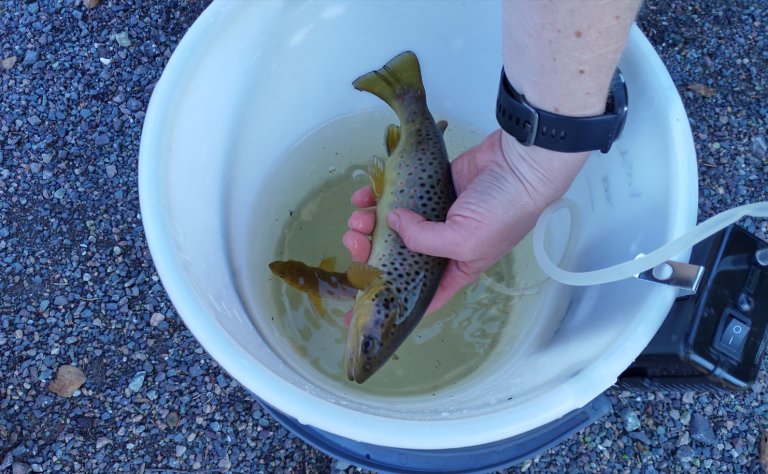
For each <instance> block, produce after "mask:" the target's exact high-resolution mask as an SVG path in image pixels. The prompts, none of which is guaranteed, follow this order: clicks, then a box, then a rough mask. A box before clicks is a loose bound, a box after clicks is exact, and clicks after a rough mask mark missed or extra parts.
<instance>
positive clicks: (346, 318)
mask: <svg viewBox="0 0 768 474" xmlns="http://www.w3.org/2000/svg"><path fill="white" fill-rule="evenodd" d="M350 324H352V310H351V309H350V310H349V311H347V312H346V313H344V327H345V328H348V327H349V325H350Z"/></svg>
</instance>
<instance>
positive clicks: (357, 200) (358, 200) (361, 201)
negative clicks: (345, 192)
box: [350, 186, 376, 207]
mask: <svg viewBox="0 0 768 474" xmlns="http://www.w3.org/2000/svg"><path fill="white" fill-rule="evenodd" d="M350 200H351V201H352V204H354V205H355V206H356V207H373V206H375V205H376V197H375V196H374V195H373V191H372V190H371V187H370V186H365V187H362V188H360V189H358V190H357V191H355V192H354V193H352V198H351V199H350Z"/></svg>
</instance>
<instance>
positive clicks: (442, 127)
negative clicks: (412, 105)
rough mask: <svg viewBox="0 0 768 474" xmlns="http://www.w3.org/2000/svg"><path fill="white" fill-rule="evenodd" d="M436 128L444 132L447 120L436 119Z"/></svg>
mask: <svg viewBox="0 0 768 474" xmlns="http://www.w3.org/2000/svg"><path fill="white" fill-rule="evenodd" d="M437 128H439V129H440V131H441V132H443V133H445V129H446V128H448V122H446V121H445V120H438V121H437Z"/></svg>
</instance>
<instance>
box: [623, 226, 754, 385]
mask: <svg viewBox="0 0 768 474" xmlns="http://www.w3.org/2000/svg"><path fill="white" fill-rule="evenodd" d="M690 263H692V264H695V265H701V266H703V267H704V268H705V270H704V271H705V273H704V275H703V279H702V282H701V287H700V288H699V289H698V291H697V292H696V293H695V294H693V295H690V296H686V297H682V298H678V299H677V300H676V301H675V303H674V305H673V306H672V309H671V310H670V312H669V314H668V315H667V318H666V319H665V320H664V323H663V324H662V326H661V328H659V331H658V332H657V333H656V335H655V336H654V338H653V339H652V340H651V342H650V344H648V346H647V347H646V348H645V350H644V351H643V352H642V353H641V354H640V356H639V357H638V358H637V359H636V360H635V362H634V363H633V364H632V365H631V366H630V367H629V368H628V369H627V370H626V371H624V373H622V374H621V376H619V383H620V384H622V385H623V386H625V387H629V388H650V389H656V388H673V389H679V388H721V389H730V390H744V389H746V388H748V387H750V386H751V385H752V383H753V382H754V381H755V379H756V377H757V373H758V371H759V370H760V365H761V362H762V359H763V355H764V353H765V348H766V329H767V328H768V244H766V243H765V242H763V241H762V240H760V239H758V238H757V237H755V236H753V235H752V234H750V233H748V232H746V231H745V230H743V229H741V228H740V227H737V226H735V225H732V226H730V227H728V228H726V229H724V230H723V231H721V232H718V233H717V234H714V235H713V236H711V237H709V238H708V239H706V240H704V241H702V242H701V243H699V244H697V245H696V246H695V247H694V248H693V250H692V252H691V259H690Z"/></svg>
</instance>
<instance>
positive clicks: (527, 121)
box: [496, 68, 627, 153]
mask: <svg viewBox="0 0 768 474" xmlns="http://www.w3.org/2000/svg"><path fill="white" fill-rule="evenodd" d="M496 120H497V121H498V122H499V125H501V128H502V129H503V130H504V131H505V132H507V133H509V134H510V135H512V136H513V137H515V138H516V139H517V141H519V142H520V143H522V144H523V145H525V146H531V145H535V146H538V147H541V148H546V149H547V150H553V151H562V152H569V153H575V152H580V151H592V150H600V151H601V152H602V153H608V150H610V149H611V145H612V144H613V142H614V141H616V139H617V138H619V135H621V131H622V130H623V129H624V122H626V120H627V85H626V83H625V82H624V77H623V76H622V75H621V71H619V70H618V69H616V73H615V74H614V75H613V80H612V81H611V90H610V93H609V94H608V101H607V102H606V104H605V113H604V114H603V115H598V116H594V117H566V116H564V115H558V114H553V113H552V112H547V111H544V110H539V109H537V108H536V107H533V106H532V105H531V104H529V103H528V101H526V100H525V96H523V95H522V94H519V93H518V92H517V91H516V90H515V89H514V88H513V87H512V85H511V84H510V83H509V81H508V80H507V76H506V74H504V68H502V69H501V80H500V81H499V95H498V97H497V99H496Z"/></svg>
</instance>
